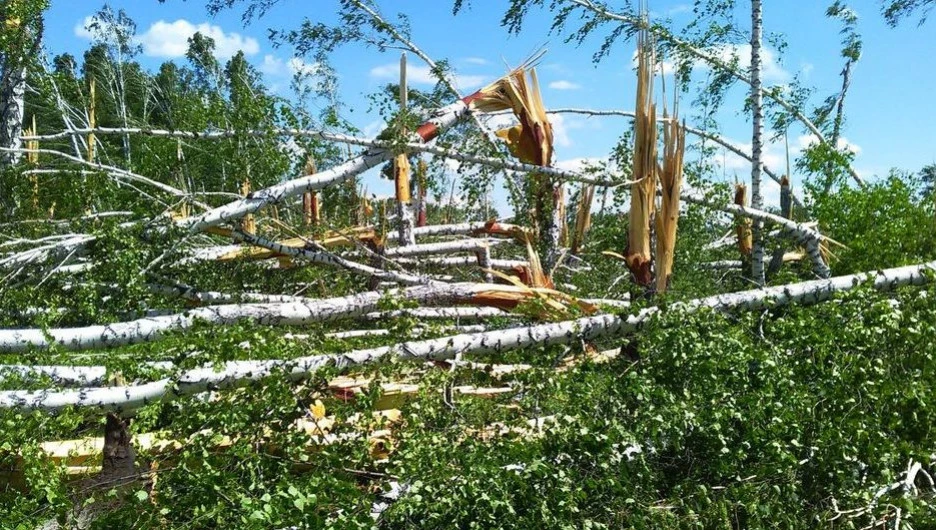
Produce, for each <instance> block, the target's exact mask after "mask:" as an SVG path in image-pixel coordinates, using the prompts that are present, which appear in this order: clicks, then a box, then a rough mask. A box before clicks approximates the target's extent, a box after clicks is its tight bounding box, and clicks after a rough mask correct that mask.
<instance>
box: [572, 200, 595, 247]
mask: <svg viewBox="0 0 936 530" xmlns="http://www.w3.org/2000/svg"><path fill="white" fill-rule="evenodd" d="M594 198H595V185H594V184H584V183H583V184H582V189H581V191H580V192H579V201H578V206H577V209H576V211H575V229H574V232H573V234H572V244H571V247H570V248H571V249H572V253H573V254H574V253H577V252H579V251H580V250H581V249H582V246H583V245H584V244H585V234H586V233H588V229H589V228H591V208H592V202H593V200H594Z"/></svg>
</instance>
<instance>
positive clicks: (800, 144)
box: [796, 134, 861, 155]
mask: <svg viewBox="0 0 936 530" xmlns="http://www.w3.org/2000/svg"><path fill="white" fill-rule="evenodd" d="M818 142H819V139H818V138H816V137H815V136H813V135H812V134H804V135H802V136H800V137H798V138H797V139H796V145H797V149H796V151H797V152H799V151H802V150H803V149H806V148H807V147H810V146H812V145H815V144H816V143H818ZM835 147H836V148H838V149H845V150H848V151H851V152H852V153H854V154H856V155H860V154H861V146H859V145H855V144H853V143H851V142H849V141H848V138H845V137H844V136H843V137H840V138H839V139H838V142H837V144H836V146H835Z"/></svg>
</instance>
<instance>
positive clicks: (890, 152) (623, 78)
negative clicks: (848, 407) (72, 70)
mask: <svg viewBox="0 0 936 530" xmlns="http://www.w3.org/2000/svg"><path fill="white" fill-rule="evenodd" d="M827 3H828V2H814V1H806V0H788V1H784V2H780V1H772V2H765V4H766V5H765V8H764V20H765V31H766V32H768V33H780V34H783V35H784V37H785V39H786V41H787V43H788V44H789V46H788V48H787V49H786V50H785V51H784V53H783V56H782V57H778V54H777V53H775V52H774V51H773V50H768V54H767V59H768V60H767V64H766V65H765V75H766V81H767V82H768V83H770V84H782V83H784V82H786V81H788V80H790V79H791V78H792V76H794V75H796V74H799V75H800V76H801V78H802V79H804V80H805V82H806V84H807V85H809V86H812V87H815V88H816V93H815V95H814V97H813V100H812V101H813V103H818V102H820V101H821V100H822V99H823V98H825V97H826V96H827V95H829V94H831V93H832V92H833V91H835V90H837V89H838V88H839V87H840V85H841V80H840V77H839V72H840V71H841V68H842V61H841V59H840V57H839V48H840V45H839V40H840V36H839V34H838V31H839V27H838V25H837V24H835V23H834V22H832V21H830V20H828V19H826V18H825V17H824V11H825V7H826V4H827ZM335 4H337V2H333V1H330V0H318V1H315V2H312V1H309V0H281V1H280V3H279V5H277V6H276V7H274V8H273V9H272V10H271V11H270V12H269V13H268V15H267V16H266V17H264V18H263V19H261V20H259V21H254V22H253V24H252V25H250V26H248V27H244V26H243V24H242V22H241V19H240V13H239V12H238V11H231V12H225V13H222V14H221V15H219V16H218V17H215V18H210V17H209V16H208V15H207V13H206V11H205V8H204V5H203V2H201V1H199V0H189V1H187V2H184V1H181V0H167V1H166V2H165V3H162V4H160V3H159V2H157V1H156V0H113V1H111V2H110V5H111V6H112V7H114V8H115V9H118V8H122V9H124V10H126V12H127V13H128V15H130V17H131V18H133V19H134V20H135V21H136V23H137V26H138V39H139V42H140V43H141V44H142V45H143V50H144V52H143V56H142V57H140V61H141V62H142V63H143V65H144V66H146V67H149V68H153V69H155V68H156V67H158V65H159V64H160V63H161V62H163V61H166V60H179V61H184V57H182V55H183V54H184V51H185V41H186V39H187V38H188V36H190V35H191V34H192V33H193V32H194V31H196V30H198V31H202V32H203V33H207V34H209V35H210V36H212V37H213V38H215V40H216V42H217V43H218V52H219V55H220V56H221V58H226V57H229V56H230V55H231V54H233V53H234V52H235V51H236V50H238V49H243V50H244V51H245V53H246V54H247V56H248V58H249V60H250V61H251V62H252V63H253V64H254V65H256V66H257V67H258V68H259V69H260V70H261V71H262V72H263V73H264V76H265V80H266V84H267V85H268V86H270V87H274V88H275V89H277V90H279V91H280V92H281V93H283V94H284V95H287V93H288V88H287V87H288V84H289V79H290V77H291V72H292V71H293V70H294V69H295V68H301V67H302V65H303V64H305V63H303V62H302V61H301V59H294V58H293V57H292V54H291V50H286V49H282V48H281V49H274V48H273V47H272V46H271V45H270V43H269V42H268V41H267V39H266V35H267V30H268V28H275V29H279V28H291V27H295V26H296V25H297V24H298V23H299V22H300V21H301V17H303V16H307V17H310V18H312V19H313V20H316V17H324V19H323V20H325V21H328V19H329V18H331V17H332V16H333V15H332V12H333V11H334V7H335ZM380 4H381V6H382V9H383V12H384V14H385V15H388V16H390V17H393V15H395V14H396V13H397V12H399V11H404V12H406V13H407V15H408V16H409V17H410V22H411V25H412V28H413V32H412V37H413V40H414V41H415V42H416V43H417V44H418V45H420V46H421V47H422V48H423V49H424V50H425V51H426V52H427V53H428V54H429V55H430V56H432V57H434V58H436V59H441V58H446V59H449V60H450V61H451V63H452V64H453V66H454V67H455V69H456V71H457V74H458V76H459V77H458V79H459V84H460V85H461V88H463V89H465V90H468V91H470V90H471V89H474V88H476V87H477V86H479V85H480V84H482V83H484V82H486V81H490V80H492V79H494V78H496V77H497V76H499V75H501V74H502V73H503V72H504V71H505V66H504V65H505V62H506V63H507V64H516V63H517V62H519V61H521V60H522V59H524V58H525V57H526V56H527V55H529V54H530V53H531V52H532V51H534V50H535V49H537V48H538V47H539V46H541V45H543V44H545V45H546V47H547V48H548V50H549V51H548V54H547V55H546V57H545V58H544V59H543V60H542V62H541V64H540V67H539V68H538V70H539V74H540V81H541V84H542V85H543V99H544V101H545V103H546V106H547V107H553V108H558V107H582V108H594V109H628V110H630V109H633V106H634V74H633V71H632V70H631V57H632V54H633V50H634V43H633V42H624V41H621V42H620V43H619V44H618V45H617V46H616V47H615V49H614V50H613V52H612V54H611V55H610V56H609V57H607V58H606V59H605V60H604V61H603V62H602V63H600V64H599V65H597V66H596V65H593V64H592V62H591V54H592V52H593V51H594V50H595V49H596V48H597V46H598V45H599V43H600V40H599V39H598V38H595V39H592V40H591V41H590V42H587V43H585V44H584V45H583V46H582V47H574V46H572V45H568V44H564V43H563V42H562V38H561V37H558V36H555V35H549V34H548V33H549V26H550V24H551V20H552V19H551V16H550V15H549V13H547V12H545V11H540V12H534V14H533V16H532V17H531V18H530V20H529V22H528V24H527V26H526V28H525V30H524V32H523V33H522V34H521V35H519V36H511V35H508V34H507V32H506V30H504V29H503V28H501V27H500V26H499V20H500V17H501V15H502V14H503V11H504V9H505V5H506V2H505V1H504V0H474V1H473V2H472V3H471V5H470V7H469V8H468V9H466V10H465V11H464V12H462V13H461V14H459V15H458V16H457V17H453V16H452V15H451V5H450V2H447V1H444V0H406V1H388V0H385V1H383V2H380ZM689 4H690V2H688V1H686V0H683V1H680V0H666V1H663V0H650V9H651V11H652V13H653V14H654V15H657V16H668V17H670V18H671V19H672V21H673V24H674V25H675V26H676V27H681V26H683V25H685V24H686V23H688V22H689V17H691V10H690V9H689ZM739 4H745V2H739ZM849 4H850V5H851V7H852V8H853V9H854V10H855V11H857V12H858V14H859V20H860V27H859V30H860V32H861V34H862V36H863V38H864V50H863V55H862V58H861V61H860V62H859V63H858V65H857V67H856V69H855V71H854V75H853V80H852V87H851V91H850V93H849V96H848V100H847V103H846V107H847V113H846V115H847V120H848V121H847V123H846V125H845V129H844V137H845V138H846V139H847V141H848V143H849V145H850V146H852V148H853V149H854V150H855V151H856V152H857V155H856V160H855V164H854V165H855V168H856V169H857V170H858V172H859V173H860V174H861V175H862V176H863V177H866V178H874V176H876V175H877V176H879V175H884V174H886V173H887V172H888V170H889V169H890V168H892V167H898V168H902V169H907V170H913V171H916V170H918V169H919V168H920V167H922V166H923V165H925V164H929V163H933V162H936V141H934V140H936V134H934V132H933V131H934V126H933V124H934V123H936V98H934V97H932V90H933V88H934V87H936V68H934V66H936V59H934V54H936V45H934V43H936V41H934V40H933V38H932V31H933V27H934V26H933V24H934V22H930V23H928V24H927V25H925V26H923V27H921V28H918V27H917V26H916V25H915V23H914V22H913V21H910V22H909V23H907V24H905V25H904V26H902V27H899V28H897V29H891V28H888V27H887V26H886V25H885V24H884V22H883V19H882V17H881V16H880V14H879V9H878V7H879V3H878V0H860V1H857V0H856V1H852V2H849ZM102 5H103V2H97V1H95V0H53V1H52V8H51V9H50V11H49V13H48V14H47V18H46V28H47V29H46V41H45V44H46V47H47V49H48V50H49V51H50V52H51V53H53V54H56V53H61V52H66V51H67V52H70V53H72V54H74V55H76V56H78V57H79V58H80V55H81V53H82V52H83V51H84V50H85V49H86V48H87V47H88V45H89V41H88V36H87V32H85V31H83V25H84V21H85V19H86V17H88V16H89V15H92V14H93V13H94V12H95V11H97V10H98V9H99V8H100V7H101V6H102ZM737 17H738V23H739V25H743V26H745V27H747V25H748V19H747V18H746V14H745V13H744V12H739V13H738V15H737ZM319 19H321V18H319ZM398 57H399V55H398V52H395V51H390V52H387V53H380V52H378V51H377V50H376V49H373V48H366V47H364V46H351V47H348V48H344V49H342V50H341V51H339V52H338V53H337V54H336V55H335V56H334V60H333V65H334V66H335V67H336V69H337V71H338V74H339V76H340V83H341V93H342V98H343V100H344V101H345V102H346V103H348V104H349V106H350V107H351V108H353V109H354V110H355V111H354V112H346V118H349V119H351V120H352V121H353V122H355V123H356V124H357V125H358V127H359V128H361V129H362V130H364V131H366V132H368V133H373V132H375V131H377V130H379V121H378V118H377V117H376V116H373V115H368V114H367V113H366V112H365V111H366V108H367V103H366V99H365V95H366V94H368V93H370V92H373V91H374V90H376V89H377V88H378V87H379V86H381V85H382V84H383V83H386V82H388V81H392V80H394V79H396V78H397V75H398V74H397V66H396V64H397V61H398ZM409 62H410V66H411V70H410V74H409V78H410V83H411V84H412V85H414V86H415V87H420V86H422V87H426V86H428V84H427V83H429V82H430V81H431V80H430V78H429V76H428V75H427V74H426V72H425V69H424V65H422V64H420V62H419V60H418V59H417V58H415V57H412V56H411V57H410V59H409ZM743 98H744V92H743V91H742V89H740V88H738V89H735V90H734V91H733V92H732V93H731V97H730V98H729V103H728V104H727V105H726V107H725V109H724V110H723V111H722V112H721V114H720V119H719V121H720V123H721V126H722V133H723V135H724V136H726V137H727V138H730V139H731V140H732V141H733V142H734V143H736V144H738V145H742V146H748V147H749V146H750V125H749V123H748V122H747V120H746V117H745V116H743V115H742V113H741V104H742V101H743ZM683 110H684V112H683V114H684V115H691V110H690V109H685V108H684V109H683ZM554 127H555V129H556V153H557V165H559V166H566V167H575V166H576V164H577V163H578V161H580V160H583V159H595V158H602V157H605V156H606V155H607V153H608V151H609V149H610V147H611V146H612V145H613V144H614V142H615V140H616V139H617V137H618V135H619V134H620V133H621V131H622V130H623V129H624V128H626V127H630V122H629V121H628V120H624V119H621V118H584V117H574V116H569V115H564V116H560V117H557V118H555V119H554ZM807 142H808V136H806V135H805V131H803V130H800V129H795V130H791V131H790V144H791V149H793V151H794V156H795V152H796V150H797V149H798V148H799V147H800V146H802V145H804V144H805V143H807ZM720 158H722V159H723V161H724V166H725V167H724V170H723V172H722V173H723V175H722V176H720V177H719V178H727V179H729V180H733V179H734V177H735V175H737V176H738V178H740V179H743V180H747V179H748V178H749V177H748V175H749V174H750V164H749V163H746V162H745V161H743V160H742V159H739V158H737V157H735V156H733V155H725V156H724V157H721V156H720ZM783 160H784V148H783V143H782V141H781V142H777V143H774V144H771V145H769V146H768V148H767V151H766V158H765V163H766V164H767V165H768V166H769V167H771V168H773V169H775V171H776V172H777V173H778V174H779V173H782V172H783V171H784V162H783ZM796 181H797V179H794V182H796ZM367 182H368V183H370V184H371V185H372V186H373V187H372V188H371V190H372V191H376V192H378V193H387V192H389V187H388V186H386V185H381V184H380V183H378V182H377V181H376V180H375V179H374V178H373V177H371V178H368V179H367ZM500 195H502V194H498V196H497V201H496V202H497V203H499V204H502V200H503V199H502V197H501V196H500ZM776 195H777V194H776V190H775V189H773V188H772V187H769V188H768V191H767V200H768V203H770V202H771V201H773V202H776Z"/></svg>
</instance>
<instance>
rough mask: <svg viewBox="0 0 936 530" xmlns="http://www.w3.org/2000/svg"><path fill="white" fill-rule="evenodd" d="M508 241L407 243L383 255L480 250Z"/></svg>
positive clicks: (471, 240) (477, 240) (429, 254)
mask: <svg viewBox="0 0 936 530" xmlns="http://www.w3.org/2000/svg"><path fill="white" fill-rule="evenodd" d="M506 241H507V240H504V239H462V240H459V241H444V242H442V243H423V244H419V245H406V246H402V247H391V248H387V249H384V253H383V256H384V257H386V258H415V257H419V256H435V255H438V254H454V253H456V252H480V251H483V250H484V249H488V248H491V247H493V246H497V245H500V244H502V243H504V242H506Z"/></svg>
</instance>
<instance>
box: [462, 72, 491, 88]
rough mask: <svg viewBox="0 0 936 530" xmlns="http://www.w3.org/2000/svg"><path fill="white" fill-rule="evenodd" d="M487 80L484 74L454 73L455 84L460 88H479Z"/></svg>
mask: <svg viewBox="0 0 936 530" xmlns="http://www.w3.org/2000/svg"><path fill="white" fill-rule="evenodd" d="M487 80H488V76H486V75H456V76H455V86H456V87H458V88H461V89H469V88H480V87H481V85H483V84H484V83H486V82H487Z"/></svg>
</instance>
